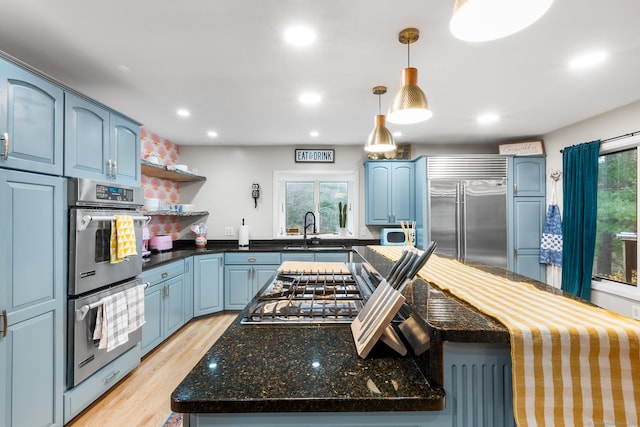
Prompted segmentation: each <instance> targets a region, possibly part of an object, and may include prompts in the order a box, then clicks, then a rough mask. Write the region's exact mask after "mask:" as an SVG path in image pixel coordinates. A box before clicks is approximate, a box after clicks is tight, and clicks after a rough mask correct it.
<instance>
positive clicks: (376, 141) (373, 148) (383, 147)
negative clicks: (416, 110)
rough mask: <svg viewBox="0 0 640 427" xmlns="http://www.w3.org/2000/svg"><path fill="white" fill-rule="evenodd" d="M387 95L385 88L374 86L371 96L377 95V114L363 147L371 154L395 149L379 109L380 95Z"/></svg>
mask: <svg viewBox="0 0 640 427" xmlns="http://www.w3.org/2000/svg"><path fill="white" fill-rule="evenodd" d="M385 93H387V88H386V87H385V86H376V87H374V88H373V94H374V95H378V112H379V114H378V115H377V116H376V119H375V127H374V128H373V130H372V131H371V133H370V134H369V138H368V139H367V143H366V144H365V146H364V149H365V151H369V152H371V153H384V152H387V151H392V150H395V149H396V143H395V142H394V141H393V137H392V136H391V132H389V129H387V127H386V126H385V123H384V114H382V108H381V105H380V103H381V95H383V94H385Z"/></svg>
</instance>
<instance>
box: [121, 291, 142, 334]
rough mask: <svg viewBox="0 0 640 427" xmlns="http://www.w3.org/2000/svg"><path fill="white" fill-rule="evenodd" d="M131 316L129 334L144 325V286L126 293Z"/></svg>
mask: <svg viewBox="0 0 640 427" xmlns="http://www.w3.org/2000/svg"><path fill="white" fill-rule="evenodd" d="M125 295H126V297H127V311H128V316H129V328H128V331H129V332H133V331H135V330H136V329H138V328H139V327H141V326H142V325H144V285H138V286H134V287H133V288H129V289H127V290H126V291H125Z"/></svg>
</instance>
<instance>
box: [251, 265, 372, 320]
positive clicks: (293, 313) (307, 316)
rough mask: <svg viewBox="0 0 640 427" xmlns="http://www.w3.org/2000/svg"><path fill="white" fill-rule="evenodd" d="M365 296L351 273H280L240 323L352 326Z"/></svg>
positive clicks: (366, 294)
mask: <svg viewBox="0 0 640 427" xmlns="http://www.w3.org/2000/svg"><path fill="white" fill-rule="evenodd" d="M363 287H364V295H363ZM368 295H370V291H369V289H368V287H366V286H363V279H362V277H360V276H359V275H358V276H356V275H354V274H353V273H351V272H350V273H346V274H345V273H337V274H333V273H328V274H325V273H318V274H308V273H302V274H290V273H279V274H278V275H277V276H276V277H275V278H274V279H273V280H272V281H271V283H269V285H268V286H266V287H265V288H264V289H263V290H262V291H261V293H260V295H259V296H258V297H257V298H256V299H255V300H254V302H253V303H252V304H251V305H250V307H249V308H248V310H247V314H246V316H245V317H244V318H243V319H242V320H241V323H242V324H290V323H293V324H317V323H351V322H352V321H353V319H354V318H355V317H356V316H357V315H358V312H360V310H362V307H363V305H364V303H365V299H366V298H365V297H367V296H368Z"/></svg>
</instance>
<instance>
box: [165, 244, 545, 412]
mask: <svg viewBox="0 0 640 427" xmlns="http://www.w3.org/2000/svg"><path fill="white" fill-rule="evenodd" d="M352 249H353V250H354V251H355V252H356V253H357V254H358V255H360V256H361V257H362V259H364V260H365V261H366V262H367V263H369V264H370V265H372V266H373V267H374V268H375V269H376V270H377V271H378V272H379V273H380V274H381V275H382V276H386V275H387V273H388V271H389V269H390V268H391V266H392V263H391V262H390V261H389V260H387V259H386V258H384V257H382V256H381V255H379V254H378V253H376V252H374V251H373V250H371V249H369V248H368V247H366V246H353V248H352ZM270 250H278V249H276V248H275V247H272V248H271V249H270ZM209 251H212V252H213V251H215V249H207V252H209ZM207 252H205V253H207ZM477 267H479V268H482V269H485V270H487V271H490V272H491V273H494V274H497V275H501V276H505V277H508V278H510V279H514V280H523V281H529V282H531V283H534V284H536V286H539V287H542V288H544V289H546V290H549V291H552V292H555V291H554V290H553V288H550V287H548V286H546V285H543V284H540V283H538V282H535V281H531V280H530V279H527V278H525V277H523V276H518V275H515V274H514V273H510V272H507V271H505V270H504V269H497V268H487V267H481V266H477ZM405 296H406V297H407V301H408V303H410V304H409V305H406V306H405V309H407V310H408V311H409V312H410V313H411V315H412V316H415V317H417V318H419V320H420V322H421V323H422V324H423V325H424V327H425V328H426V329H427V331H428V334H429V336H430V339H431V346H430V348H429V349H428V350H427V351H425V352H424V353H422V354H421V355H420V356H415V355H413V354H412V352H411V350H410V351H409V354H408V355H407V356H400V355H398V354H397V353H395V352H394V351H393V350H391V349H390V348H388V347H387V346H386V345H384V344H381V343H378V344H376V346H375V347H374V349H373V351H372V352H371V353H370V354H369V356H368V357H367V358H366V359H361V358H360V357H359V356H358V355H357V351H356V348H355V345H354V343H353V336H352V334H351V329H350V328H349V326H348V325H332V326H326V325H324V326H288V325H276V326H255V325H241V324H240V318H241V317H242V315H240V316H238V319H236V321H235V322H234V323H233V324H232V325H231V326H230V327H229V329H228V330H227V331H226V332H225V333H224V334H223V335H222V337H221V338H220V339H219V340H218V341H217V342H216V343H215V344H214V345H213V346H212V348H211V349H210V350H209V351H208V352H207V353H206V354H205V356H204V357H203V358H202V360H200V362H199V363H198V364H197V365H196V366H195V367H194V369H193V370H192V371H191V372H190V373H189V374H188V375H187V377H185V379H184V380H183V381H182V383H181V384H180V385H179V386H178V387H177V388H176V390H175V391H174V393H173V394H172V396H171V408H172V410H174V411H178V412H185V413H197V412H202V413H207V412H213V413H240V412H246V413H249V412H325V411H329V412H351V411H353V412H369V411H434V410H441V409H442V408H443V406H444V396H445V392H444V390H443V388H442V386H441V384H442V383H443V367H442V344H443V342H444V341H457V342H469V343H497V344H503V345H509V334H508V331H507V329H506V328H505V327H504V326H503V325H502V324H500V323H498V322H497V321H495V320H494V319H492V318H491V317H489V316H486V315H484V314H481V313H479V312H478V311H477V310H475V309H473V308H472V307H471V306H469V305H468V304H466V303H464V302H462V301H459V300H458V299H456V298H454V297H452V296H449V295H446V294H445V293H443V292H441V291H438V290H436V289H434V288H431V287H430V286H429V285H428V284H427V283H426V282H424V281H422V280H417V281H415V282H414V285H413V288H412V289H411V288H410V287H407V289H406V290H405Z"/></svg>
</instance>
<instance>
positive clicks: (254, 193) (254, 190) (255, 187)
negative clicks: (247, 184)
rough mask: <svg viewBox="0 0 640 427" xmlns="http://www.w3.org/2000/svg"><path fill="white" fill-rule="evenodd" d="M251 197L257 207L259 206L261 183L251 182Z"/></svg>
mask: <svg viewBox="0 0 640 427" xmlns="http://www.w3.org/2000/svg"><path fill="white" fill-rule="evenodd" d="M251 197H253V203H254V204H255V207H256V209H257V208H258V198H260V184H251Z"/></svg>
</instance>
